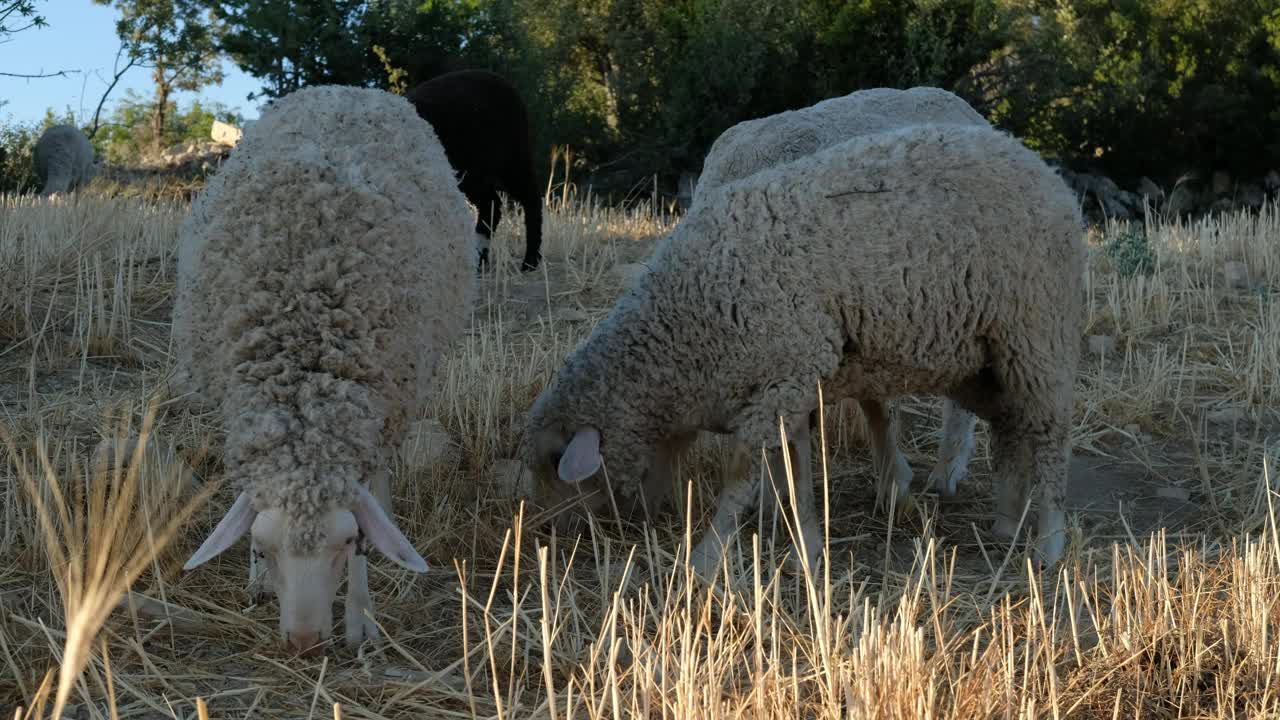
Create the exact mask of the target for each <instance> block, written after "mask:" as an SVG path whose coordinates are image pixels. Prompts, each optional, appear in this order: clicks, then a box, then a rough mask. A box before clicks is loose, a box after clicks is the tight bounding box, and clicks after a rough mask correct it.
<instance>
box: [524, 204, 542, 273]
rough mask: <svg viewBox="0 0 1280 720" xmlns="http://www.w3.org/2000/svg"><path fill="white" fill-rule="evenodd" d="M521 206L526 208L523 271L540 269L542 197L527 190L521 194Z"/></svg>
mask: <svg viewBox="0 0 1280 720" xmlns="http://www.w3.org/2000/svg"><path fill="white" fill-rule="evenodd" d="M520 207H521V208H523V209H524V238H525V239H524V261H523V262H521V263H520V270H521V271H522V272H529V271H531V270H536V269H538V263H539V262H540V261H541V260H542V198H541V197H540V196H539V195H538V193H536V192H527V193H525V194H523V195H522V196H521V200H520Z"/></svg>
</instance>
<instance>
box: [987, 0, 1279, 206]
mask: <svg viewBox="0 0 1280 720" xmlns="http://www.w3.org/2000/svg"><path fill="white" fill-rule="evenodd" d="M1021 11H1022V12H1023V13H1024V17H1023V19H1022V21H1021V22H1020V23H1019V24H1018V25H1017V32H1016V33H1015V34H1014V36H1013V40H1012V42H1011V44H1010V47H1009V49H1008V51H1007V52H1006V53H1005V54H1004V55H1003V56H1002V57H1001V58H1000V59H999V61H998V62H996V63H993V64H991V65H990V66H988V67H986V68H983V69H981V71H979V72H978V73H977V74H976V76H977V78H978V82H977V83H976V84H977V85H978V86H979V87H980V90H981V92H980V95H982V97H983V99H984V102H985V103H986V104H988V105H989V106H990V108H991V111H992V116H993V118H994V119H995V120H996V121H997V122H999V123H1000V124H1001V125H1002V126H1004V127H1006V128H1008V129H1009V130H1011V131H1013V132H1015V133H1016V134H1018V135H1020V136H1022V137H1024V138H1026V139H1027V141H1028V143H1029V144H1031V145H1033V146H1034V147H1036V148H1037V149H1038V150H1040V151H1041V152H1043V153H1045V154H1048V155H1052V156H1057V157H1060V158H1061V159H1063V160H1064V161H1067V162H1072V163H1077V164H1079V163H1087V164H1090V165H1094V166H1097V167H1098V169H1100V170H1102V171H1103V172H1106V173H1108V174H1111V175H1113V176H1115V177H1117V178H1119V179H1121V180H1122V181H1132V180H1134V179H1136V178H1137V177H1138V176H1141V175H1150V176H1152V177H1156V178H1158V179H1161V180H1163V181H1165V182H1166V183H1168V182H1172V181H1173V180H1174V179H1175V178H1176V177H1177V176H1178V175H1180V174H1182V173H1184V172H1186V171H1206V172H1207V171H1211V170H1216V169H1226V170H1229V171H1231V172H1233V173H1235V174H1237V175H1239V174H1252V173H1258V174H1260V173H1261V172H1264V171H1265V170H1267V169H1270V168H1272V167H1275V166H1276V164H1278V163H1280V135H1277V133H1276V130H1275V129H1276V127H1277V126H1280V2H1278V1H1277V0H1121V1H1117V2H1112V1H1110V0H1106V1H1104V0H1035V1H1034V2H1030V3H1025V4H1022V5H1021Z"/></svg>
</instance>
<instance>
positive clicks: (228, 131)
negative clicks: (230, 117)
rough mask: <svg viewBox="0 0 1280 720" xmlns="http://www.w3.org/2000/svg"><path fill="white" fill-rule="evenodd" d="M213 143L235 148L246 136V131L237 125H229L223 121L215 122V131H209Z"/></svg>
mask: <svg viewBox="0 0 1280 720" xmlns="http://www.w3.org/2000/svg"><path fill="white" fill-rule="evenodd" d="M209 135H210V137H212V138H213V141H214V142H216V143H218V144H220V145H227V146H229V147H235V146H236V144H237V143H239V142H240V138H241V137H243V136H244V131H243V130H241V129H240V128H238V127H236V126H235V125H228V124H227V123H224V122H222V121H221V120H214V121H213V129H212V130H210V131H209Z"/></svg>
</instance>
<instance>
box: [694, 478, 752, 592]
mask: <svg viewBox="0 0 1280 720" xmlns="http://www.w3.org/2000/svg"><path fill="white" fill-rule="evenodd" d="M759 466H760V463H759V462H758V461H755V460H753V461H752V462H751V468H752V469H751V471H750V472H748V473H747V474H746V475H745V476H740V477H737V478H735V479H733V480H731V481H729V482H726V483H725V485H724V487H723V488H721V490H720V494H719V496H717V497H716V512H715V515H714V516H713V517H712V518H711V526H710V527H709V528H707V529H706V531H704V532H703V533H702V538H701V539H700V540H699V541H698V544H697V546H695V547H694V548H693V550H692V551H691V552H690V555H689V564H690V565H691V566H692V567H693V570H694V572H696V573H697V574H699V575H701V576H702V577H704V578H711V577H713V576H714V575H715V573H716V571H717V570H718V569H719V567H720V564H721V563H722V562H723V561H724V551H725V544H726V543H727V542H728V540H729V538H730V537H731V536H732V534H733V532H734V531H735V530H737V528H738V523H739V515H740V514H742V513H744V512H746V511H748V510H751V509H752V508H753V507H755V505H756V501H757V500H758V499H759V496H760V494H759V490H758V488H759V485H758V484H757V482H756V481H757V479H758V478H759V477H760V474H759V471H758V469H759Z"/></svg>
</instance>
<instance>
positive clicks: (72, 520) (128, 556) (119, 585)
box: [0, 404, 213, 718]
mask: <svg viewBox="0 0 1280 720" xmlns="http://www.w3.org/2000/svg"><path fill="white" fill-rule="evenodd" d="M156 410H157V408H156V406H155V405H154V404H153V405H152V406H150V407H149V408H148V410H147V412H146V414H145V416H144V417H143V421H142V425H141V427H140V428H139V429H138V431H137V434H136V435H134V434H133V432H132V428H131V427H130V426H129V424H128V423H127V422H126V423H125V424H122V425H121V426H120V428H119V430H120V432H119V434H118V435H117V436H116V437H115V438H113V439H112V440H113V442H109V443H104V445H103V446H102V448H103V449H104V450H105V451H104V452H99V453H97V457H96V460H95V461H94V463H93V465H92V467H90V466H89V464H88V463H86V462H84V461H83V460H81V459H80V458H79V457H77V456H78V454H79V453H78V450H79V448H78V447H77V446H76V444H75V443H72V444H71V445H70V446H69V447H66V448H65V449H58V450H51V449H50V448H49V446H48V443H47V440H46V436H44V435H43V434H41V435H37V436H36V438H35V442H36V445H35V448H34V449H33V452H32V451H28V450H23V449H20V448H19V445H18V442H17V440H16V439H15V438H14V437H13V436H12V435H11V434H10V433H9V432H8V431H7V430H6V429H5V428H4V426H2V425H0V442H3V444H4V446H5V448H6V450H7V451H8V454H9V456H10V457H11V458H12V459H13V463H14V466H15V467H16V470H17V475H18V478H19V479H20V480H21V482H22V486H23V489H24V490H25V491H26V494H27V498H28V499H29V501H30V502H31V505H32V507H33V509H34V514H35V517H36V520H37V523H38V526H39V528H40V531H41V539H42V540H43V543H42V546H43V549H44V551H45V553H47V557H48V565H49V569H50V571H51V573H52V576H53V580H54V582H55V583H56V586H57V589H58V595H59V596H60V599H61V605H62V609H63V617H64V619H65V624H64V626H63V628H64V630H63V634H64V637H65V639H64V641H63V643H62V647H61V653H60V654H61V657H59V659H58V660H59V663H58V680H57V685H56V693H55V695H54V704H53V710H52V713H51V715H52V717H55V718H58V717H61V716H62V710H63V709H64V707H65V706H66V704H67V701H68V699H69V698H70V696H71V692H72V690H73V689H74V687H75V685H76V683H77V682H78V678H79V676H80V674H81V672H82V671H83V670H84V667H85V665H86V664H87V663H88V661H89V655H90V652H91V650H92V647H93V642H94V639H95V638H96V636H97V634H98V632H99V630H100V629H101V628H102V626H103V623H105V622H106V619H107V616H108V615H110V613H111V612H112V611H113V610H115V609H116V607H117V605H118V604H119V601H120V600H121V599H122V598H123V597H124V595H125V593H126V592H127V591H128V590H129V588H130V587H132V586H133V583H134V581H135V580H137V578H138V576H139V575H141V574H142V572H143V571H144V570H146V569H147V568H148V567H151V566H153V565H154V564H155V563H156V562H157V559H158V558H159V557H160V554H161V552H162V551H163V550H164V549H165V547H166V546H167V545H168V544H169V542H170V541H171V540H172V539H173V537H174V536H175V535H176V534H177V533H178V532H179V530H181V529H182V528H183V526H184V525H185V523H186V522H187V520H188V519H189V518H190V517H191V515H192V514H193V512H194V511H195V510H196V509H197V508H198V507H199V506H200V505H201V504H202V503H203V502H204V501H205V500H206V499H207V498H208V497H209V495H210V494H211V490H212V489H213V486H205V488H204V489H203V490H201V491H200V492H198V493H195V495H194V497H192V493H191V476H190V472H189V471H187V472H184V469H183V468H184V466H183V465H182V463H181V462H180V461H175V460H174V459H172V458H171V459H170V462H169V463H167V464H166V465H163V466H161V465H157V464H156V463H154V462H152V463H148V462H146V460H147V458H146V455H147V450H148V446H149V445H150V441H151V438H152V432H153V428H154V425H155V414H156ZM130 447H131V448H132V451H131V452H128V457H127V458H126V457H125V455H126V452H127V450H126V448H130ZM59 450H61V452H63V453H65V454H63V455H60V454H59ZM33 456H34V457H33ZM102 649H103V653H102V656H101V660H102V662H103V663H104V664H105V663H107V662H108V661H107V655H106V646H105V645H103V648H102ZM107 673H108V680H107V682H106V685H105V687H107V688H108V689H112V686H111V683H110V681H109V673H110V670H109V666H107ZM42 687H47V686H45V685H42ZM86 689H87V688H86ZM36 702H37V706H36V707H37V717H39V716H40V712H39V711H40V709H42V708H43V705H44V702H45V698H44V697H43V696H38V697H37V698H36Z"/></svg>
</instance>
